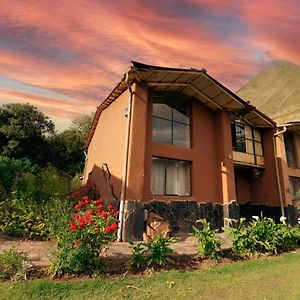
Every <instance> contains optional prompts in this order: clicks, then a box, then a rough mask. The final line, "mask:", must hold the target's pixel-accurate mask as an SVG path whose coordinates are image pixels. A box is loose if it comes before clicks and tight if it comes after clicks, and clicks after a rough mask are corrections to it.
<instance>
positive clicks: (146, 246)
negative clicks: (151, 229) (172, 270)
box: [130, 234, 179, 269]
mask: <svg viewBox="0 0 300 300" xmlns="http://www.w3.org/2000/svg"><path fill="white" fill-rule="evenodd" d="M178 241H179V239H178V238H175V237H172V238H165V237H163V236H162V235H161V234H160V235H157V236H155V237H154V238H153V240H152V241H150V242H142V243H137V244H134V243H132V242H131V243H130V244H131V249H132V261H131V266H132V267H133V268H136V269H140V268H141V267H142V266H143V265H147V266H148V267H150V266H163V265H165V264H166V263H168V262H169V261H170V254H172V253H174V252H175V250H174V249H172V248H171V247H170V244H171V243H177V242H178Z"/></svg>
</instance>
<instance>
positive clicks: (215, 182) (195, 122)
mask: <svg viewBox="0 0 300 300" xmlns="http://www.w3.org/2000/svg"><path fill="white" fill-rule="evenodd" d="M191 101H192V116H191V118H192V120H191V134H192V138H191V143H192V147H191V148H190V149H188V148H184V147H178V146H174V145H173V146H171V145H166V144H159V143H155V142H152V105H151V103H149V105H148V108H147V120H148V122H147V124H148V126H147V142H146V146H145V152H144V154H145V174H144V182H145V185H144V197H143V198H144V200H145V201H152V200H158V201H159V200H162V201H168V200H189V199H190V200H191V199H194V200H196V201H198V202H212V203H222V202H223V201H222V186H221V185H222V183H221V179H220V176H221V175H220V174H221V164H220V157H218V153H219V151H220V150H218V135H217V128H218V124H219V123H218V122H219V120H218V118H217V115H216V113H215V112H213V111H211V110H210V109H208V108H207V107H206V106H205V105H203V104H202V103H200V102H199V101H197V100H194V99H193V100H191ZM228 128H229V129H230V126H229V127H228ZM230 143H231V139H230ZM230 151H232V150H230ZM229 154H230V153H229ZM152 156H157V157H164V158H173V159H179V160H187V161H191V162H192V176H191V179H192V195H191V196H190V197H178V196H177V197H176V196H172V197H169V196H158V195H152V194H151V193H150V186H151V158H152ZM222 158H223V156H222Z"/></svg>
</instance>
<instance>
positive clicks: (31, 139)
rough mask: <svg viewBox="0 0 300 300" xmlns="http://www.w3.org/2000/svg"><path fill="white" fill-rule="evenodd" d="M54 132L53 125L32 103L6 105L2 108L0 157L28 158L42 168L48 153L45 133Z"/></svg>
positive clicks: (0, 116) (0, 112)
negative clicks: (44, 154) (46, 152)
mask: <svg viewBox="0 0 300 300" xmlns="http://www.w3.org/2000/svg"><path fill="white" fill-rule="evenodd" d="M53 132H54V124H53V122H52V121H51V120H49V118H48V117H47V116H46V115H44V114H43V113H42V112H39V111H38V110H37V108H36V107H34V106H32V105H30V104H20V103H13V104H4V105H3V106H2V107H0V149H1V150H0V155H5V156H8V157H11V158H22V157H27V158H29V159H30V160H32V161H34V162H35V163H38V164H40V165H43V164H44V163H45V158H46V157H44V156H43V153H44V152H45V151H46V150H47V144H46V142H45V139H44V136H45V134H51V133H53Z"/></svg>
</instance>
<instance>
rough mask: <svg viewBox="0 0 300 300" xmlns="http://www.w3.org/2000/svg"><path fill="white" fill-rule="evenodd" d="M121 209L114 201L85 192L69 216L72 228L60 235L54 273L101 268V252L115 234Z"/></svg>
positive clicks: (86, 271) (81, 271)
mask: <svg viewBox="0 0 300 300" xmlns="http://www.w3.org/2000/svg"><path fill="white" fill-rule="evenodd" d="M117 217H118V211H117V210H115V209H114V208H113V207H112V205H108V206H107V210H104V207H103V202H102V201H101V200H99V199H91V198H89V197H88V196H87V195H85V196H83V197H82V199H81V200H79V201H78V202H77V203H76V204H75V206H74V212H73V213H72V215H70V218H69V230H67V228H65V230H64V231H62V232H61V234H60V235H59V236H58V240H57V250H56V251H55V252H54V257H55V258H54V261H53V264H52V266H51V268H50V269H49V272H50V273H53V274H56V275H61V274H65V273H67V274H69V273H76V274H81V273H91V272H92V271H96V270H98V269H99V254H100V252H101V250H102V249H103V248H105V247H107V246H108V245H109V243H110V242H111V241H112V240H113V239H114V238H115V233H116V230H117V229H118V225H117Z"/></svg>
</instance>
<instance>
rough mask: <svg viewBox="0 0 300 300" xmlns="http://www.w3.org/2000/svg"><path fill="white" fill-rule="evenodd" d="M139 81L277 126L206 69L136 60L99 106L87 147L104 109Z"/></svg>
mask: <svg viewBox="0 0 300 300" xmlns="http://www.w3.org/2000/svg"><path fill="white" fill-rule="evenodd" d="M135 82H147V84H148V86H149V87H151V88H153V89H155V90H164V91H177V92H182V93H184V94H185V95H187V96H189V97H193V98H196V99H197V100H199V101H200V102H202V103H203V104H205V105H206V106H207V107H209V108H210V109H212V110H214V111H217V110H220V109H226V110H227V111H229V112H232V113H233V116H234V118H236V119H242V120H245V121H246V122H247V123H249V124H250V125H252V126H254V127H269V128H270V127H275V122H274V121H273V120H271V119H270V118H269V117H267V116H266V115H264V114H263V113H262V112H260V111H259V110H258V109H256V108H255V107H254V106H253V105H251V104H250V103H249V102H247V101H245V100H243V99H241V98H240V97H239V96H237V95H236V94H235V93H233V92H232V91H230V90H229V89H228V88H226V87H225V86H223V85H222V84H221V83H220V82H218V81H217V80H216V79H214V78H213V77H212V76H210V75H209V74H208V73H207V72H206V70H204V69H202V70H196V69H178V68H166V67H158V66H151V65H146V64H142V63H139V62H134V61H133V62H132V66H131V67H130V68H129V69H128V70H127V72H126V73H125V75H124V76H123V79H122V80H121V82H119V83H118V84H117V86H116V87H115V88H114V90H113V91H112V92H111V93H110V94H109V96H108V97H107V98H106V99H105V100H104V101H103V102H102V103H101V105H100V106H99V107H98V108H97V112H96V114H95V117H94V120H93V123H92V128H91V131H90V134H89V136H88V140H87V143H86V146H87V147H88V145H89V143H90V141H91V139H92V137H93V134H94V131H95V129H96V126H97V123H98V120H99V117H100V114H101V112H102V111H103V110H104V109H105V108H106V107H108V106H109V105H110V104H111V103H112V102H113V101H115V100H116V99H117V98H118V97H119V96H120V95H121V94H122V93H123V92H124V91H125V90H126V89H127V88H128V86H129V85H131V84H133V83H135Z"/></svg>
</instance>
